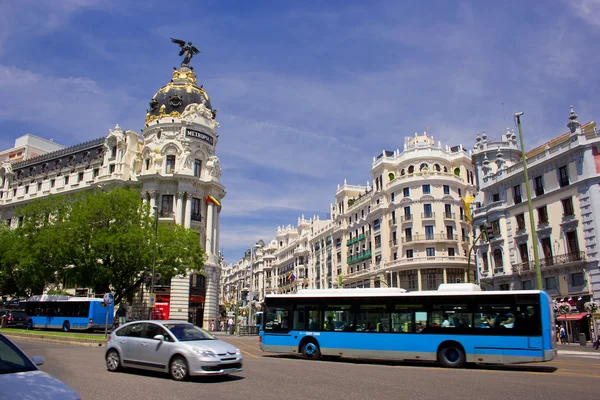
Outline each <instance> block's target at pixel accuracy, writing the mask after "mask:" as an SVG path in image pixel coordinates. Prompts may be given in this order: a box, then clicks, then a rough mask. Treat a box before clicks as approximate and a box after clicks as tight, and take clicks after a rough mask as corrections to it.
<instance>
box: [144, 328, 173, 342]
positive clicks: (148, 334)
mask: <svg viewBox="0 0 600 400" xmlns="http://www.w3.org/2000/svg"><path fill="white" fill-rule="evenodd" d="M156 335H163V336H164V337H165V340H166V341H167V342H168V341H170V339H171V337H170V336H169V334H168V333H167V332H166V331H165V330H164V329H163V328H162V327H161V326H159V325H156V324H146V330H145V331H144V336H143V337H144V338H146V339H153V338H154V336H156Z"/></svg>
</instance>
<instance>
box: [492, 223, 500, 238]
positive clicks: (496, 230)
mask: <svg viewBox="0 0 600 400" xmlns="http://www.w3.org/2000/svg"><path fill="white" fill-rule="evenodd" d="M492 232H493V233H494V237H497V238H499V237H501V236H502V232H501V231H500V221H499V220H496V221H492Z"/></svg>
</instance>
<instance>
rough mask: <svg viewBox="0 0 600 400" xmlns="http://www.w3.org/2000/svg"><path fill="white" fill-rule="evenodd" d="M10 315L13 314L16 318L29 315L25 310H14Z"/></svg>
mask: <svg viewBox="0 0 600 400" xmlns="http://www.w3.org/2000/svg"><path fill="white" fill-rule="evenodd" d="M10 315H12V316H13V317H14V318H23V317H26V316H27V314H25V313H24V312H23V311H12V312H11V313H10Z"/></svg>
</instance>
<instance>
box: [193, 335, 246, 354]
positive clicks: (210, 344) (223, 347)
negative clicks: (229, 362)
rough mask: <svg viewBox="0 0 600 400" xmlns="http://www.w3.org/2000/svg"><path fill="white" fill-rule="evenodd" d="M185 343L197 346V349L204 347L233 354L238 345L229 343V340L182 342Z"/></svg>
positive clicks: (219, 352) (204, 348) (215, 351)
mask: <svg viewBox="0 0 600 400" xmlns="http://www.w3.org/2000/svg"><path fill="white" fill-rule="evenodd" d="M182 343H185V344H186V345H188V346H190V347H195V348H197V349H202V350H210V351H212V352H214V353H216V354H225V353H231V354H235V352H236V350H237V349H236V347H235V346H233V345H231V344H229V343H227V342H223V341H222V340H218V339H217V340H192V341H189V342H182Z"/></svg>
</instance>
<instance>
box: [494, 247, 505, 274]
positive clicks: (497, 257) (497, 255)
mask: <svg viewBox="0 0 600 400" xmlns="http://www.w3.org/2000/svg"><path fill="white" fill-rule="evenodd" d="M494 269H496V270H497V271H502V270H503V269H504V268H503V261H502V250H501V249H496V250H494Z"/></svg>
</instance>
